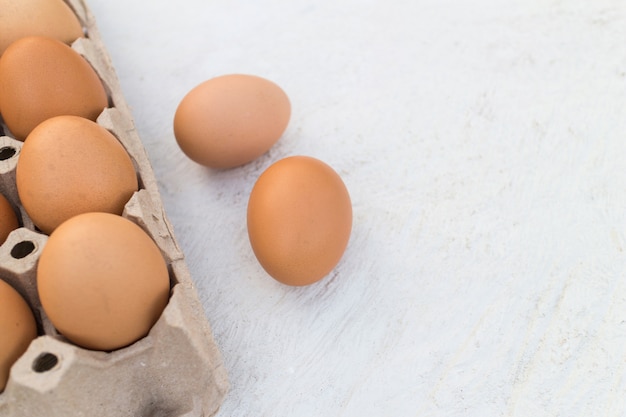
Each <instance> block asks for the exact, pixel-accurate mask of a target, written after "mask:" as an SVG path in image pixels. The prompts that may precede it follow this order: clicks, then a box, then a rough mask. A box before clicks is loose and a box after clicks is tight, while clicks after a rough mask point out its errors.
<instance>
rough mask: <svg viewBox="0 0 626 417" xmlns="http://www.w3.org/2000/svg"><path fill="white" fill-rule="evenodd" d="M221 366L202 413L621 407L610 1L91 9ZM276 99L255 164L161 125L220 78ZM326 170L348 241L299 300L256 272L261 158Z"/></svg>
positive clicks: (123, 2)
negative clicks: (221, 396)
mask: <svg viewBox="0 0 626 417" xmlns="http://www.w3.org/2000/svg"><path fill="white" fill-rule="evenodd" d="M89 4H90V6H91V8H92V9H93V11H94V13H95V15H96V17H97V19H98V24H99V27H100V30H101V32H102V36H103V38H104V40H105V42H106V44H107V48H108V49H109V52H110V54H111V56H112V58H113V61H114V64H115V66H116V69H117V71H118V75H119V76H120V79H121V84H122V87H123V89H124V92H125V95H126V98H127V99H128V101H129V103H130V105H131V106H132V107H133V112H134V116H135V119H136V124H137V127H138V130H139V133H140V135H141V136H142V138H143V140H144V143H145V147H146V149H147V151H148V154H149V156H150V158H151V160H152V163H153V166H154V169H155V172H156V175H157V177H158V180H159V186H160V189H161V192H162V195H163V198H164V203H165V207H166V210H167V213H168V216H169V218H170V220H171V222H172V223H173V225H174V229H175V233H176V236H177V238H178V240H179V242H180V244H181V246H182V248H183V250H184V252H185V254H186V258H187V263H188V265H189V268H190V270H191V273H192V276H193V277H194V279H195V281H196V283H197V287H198V291H199V293H200V297H201V300H202V302H203V305H204V307H205V310H206V314H207V316H208V318H209V320H210V322H211V323H212V326H213V330H214V333H215V337H216V340H217V343H218V345H219V347H220V349H221V350H222V353H223V355H224V361H225V364H226V368H227V369H228V372H229V377H230V381H231V385H232V388H231V391H230V393H229V395H228V397H227V399H226V401H225V403H224V405H223V407H222V410H221V411H220V413H219V417H226V416H238V417H239V416H268V417H269V416H272V417H288V416H291V417H294V416H298V417H307V416H341V417H362V416H396V417H397V416H446V417H451V416H481V417H488V416H567V417H573V416H624V415H626V378H625V377H624V374H625V370H626V366H625V359H626V259H625V253H624V247H625V245H626V234H625V232H626V156H625V151H626V2H624V1H621V0H594V1H587V0H572V1H559V0H509V1H499V0H475V1H468V0H458V1H453V0H444V1H442V0H404V1H401V0H397V1H382V0H360V1H357V0H338V1H334V0H333V1H331V0H323V1H305V0H290V1H282V0H259V1H254V2H253V1H243V0H235V1H211V2H209V1H201V0H188V1H180V2H178V1H177V2H174V1H164V0H158V1H157V0H153V1H151V2H140V1H129V0H106V1H104V0H91V1H90V2H89ZM232 72H240V73H251V74H256V75H261V76H264V77H267V78H269V79H271V80H273V81H275V82H277V83H278V84H279V85H281V86H282V87H283V88H284V89H285V90H286V92H287V93H288V95H289V96H290V98H291V100H292V104H293V115H292V120H291V122H290V125H289V128H288V130H287V132H286V133H285V135H284V136H283V138H282V139H281V141H280V142H279V143H278V144H277V145H276V146H275V147H274V148H273V149H272V150H271V151H270V152H269V153H268V154H266V155H265V156H263V157H262V158H261V159H260V160H258V161H256V162H254V163H251V164H249V165H247V166H244V167H242V168H239V169H235V170H230V171H225V172H217V171H211V170H207V169H204V168H202V167H200V166H198V165H195V164H194V163H193V162H191V161H189V160H188V159H186V158H185V157H184V155H183V154H182V153H181V152H180V150H179V149H178V148H177V146H176V144H175V141H174V137H173V133H172V118H173V115H174V111H175V109H176V106H177V105H178V102H179V101H180V99H181V98H182V97H183V95H184V94H185V93H186V92H187V91H189V90H190V89H191V88H192V87H193V86H195V85H196V84H198V83H200V82H201V81H204V80H205V79H208V78H210V77H213V76H216V75H221V74H225V73H232ZM294 154H306V155H311V156H315V157H318V158H320V159H322V160H323V161H325V162H327V163H329V164H330V165H331V166H333V167H334V168H335V169H336V170H337V171H338V172H339V173H340V175H342V177H343V179H344V181H345V183H346V185H347V186H348V189H349V190H350V192H351V195H352V199H353V205H354V229H353V235H352V238H351V241H350V244H349V247H348V250H347V252H346V254H345V256H344V258H343V260H342V261H341V263H340V264H339V266H338V267H337V268H336V270H335V271H334V272H333V273H332V274H331V276H329V277H328V278H326V279H325V280H324V281H322V282H320V283H318V284H316V285H313V286H310V287H307V288H288V287H285V286H282V285H280V284H278V283H276V282H274V281H273V280H272V279H271V278H269V277H268V276H267V275H265V273H264V271H263V270H262V269H261V267H260V266H259V265H258V264H257V263H256V260H255V258H254V255H253V253H252V251H251V249H250V246H249V243H248V239H247V234H246V224H245V212H246V204H247V196H248V194H249V192H250V190H251V188H252V186H253V184H254V181H255V180H256V178H257V177H258V176H259V175H260V173H261V172H262V171H263V170H264V169H265V168H266V167H267V166H269V165H270V164H271V163H272V162H274V161H277V160H278V159H280V158H282V157H285V156H288V155H294Z"/></svg>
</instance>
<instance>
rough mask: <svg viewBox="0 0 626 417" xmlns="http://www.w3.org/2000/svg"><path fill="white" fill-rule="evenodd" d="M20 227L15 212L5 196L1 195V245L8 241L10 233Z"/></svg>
mask: <svg viewBox="0 0 626 417" xmlns="http://www.w3.org/2000/svg"><path fill="white" fill-rule="evenodd" d="M18 227H20V224H19V222H18V220H17V215H16V214H15V210H13V207H12V206H11V203H9V200H7V199H6V197H5V196H3V195H2V194H0V245H2V244H3V243H4V241H5V240H7V237H8V236H9V233H11V232H12V231H13V230H15V229H17V228H18Z"/></svg>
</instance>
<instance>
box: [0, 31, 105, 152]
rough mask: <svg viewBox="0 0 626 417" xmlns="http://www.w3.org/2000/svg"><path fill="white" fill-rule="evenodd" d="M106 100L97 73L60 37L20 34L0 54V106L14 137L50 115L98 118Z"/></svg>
mask: <svg viewBox="0 0 626 417" xmlns="http://www.w3.org/2000/svg"><path fill="white" fill-rule="evenodd" d="M107 105H108V98H107V95H106V92H105V90H104V87H103V85H102V83H101V82H100V79H99V78H98V75H97V74H96V72H95V71H94V70H93V68H92V67H91V66H90V65H89V63H88V62H87V61H86V60H85V59H83V57H81V56H80V55H79V54H78V53H77V52H76V51H74V50H73V49H72V48H70V47H69V46H67V45H66V44H64V43H63V42H61V41H58V40H56V39H51V38H45V37H41V36H30V37H26V38H22V39H20V40H18V41H16V42H13V43H12V44H11V45H10V46H9V47H8V48H7V50H6V51H5V52H4V54H3V55H2V57H0V109H2V117H3V118H4V122H5V123H6V125H7V127H8V128H9V130H10V131H11V133H13V135H14V136H15V137H16V139H19V140H24V139H25V138H26V136H28V134H29V133H30V132H31V131H32V130H33V129H34V128H35V126H37V125H38V124H39V123H41V122H43V121H44V120H46V119H49V118H51V117H54V116H59V115H76V116H82V117H85V118H87V119H90V120H96V118H97V117H98V116H99V115H100V113H101V112H102V110H104V109H105V108H106V107H107Z"/></svg>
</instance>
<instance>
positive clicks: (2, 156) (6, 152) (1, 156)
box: [0, 131, 17, 161]
mask: <svg viewBox="0 0 626 417" xmlns="http://www.w3.org/2000/svg"><path fill="white" fill-rule="evenodd" d="M0 134H2V132H1V131H0ZM16 153H17V150H16V149H15V148H14V147H12V146H3V147H2V148H0V161H6V160H7V159H10V158H12V157H13V155H15V154H16Z"/></svg>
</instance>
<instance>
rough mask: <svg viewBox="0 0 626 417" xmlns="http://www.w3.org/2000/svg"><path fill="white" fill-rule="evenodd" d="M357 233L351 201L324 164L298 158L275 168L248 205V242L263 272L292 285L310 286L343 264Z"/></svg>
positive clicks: (262, 179)
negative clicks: (342, 259) (351, 238)
mask: <svg viewBox="0 0 626 417" xmlns="http://www.w3.org/2000/svg"><path fill="white" fill-rule="evenodd" d="M351 229H352V204H351V202H350V195H349V194H348V190H347V189H346V186H345V185H344V183H343V181H342V180H341V178H340V177H339V175H338V174H337V173H336V172H335V171H334V170H333V169H332V168H331V167H329V166H328V165H326V164H325V163H323V162H322V161H320V160H318V159H315V158H311V157H307V156H293V157H289V158H285V159H282V160H280V161H278V162H276V163H274V164H273V165H271V166H270V167H269V168H268V169H267V170H265V172H263V174H261V176H260V177H259V179H258V180H257V182H256V183H255V184H254V187H253V189H252V192H251V194H250V199H249V201H248V236H249V237H250V244H251V245H252V249H253V251H254V254H255V255H256V257H257V259H258V260H259V262H260V264H261V266H263V268H264V269H265V270H266V271H267V273H268V274H270V275H271V276H272V277H274V278H275V279H276V280H278V281H280V282H282V283H283V284H288V285H308V284H311V283H313V282H316V281H318V280H320V279H322V278H323V277H324V276H326V275H327V274H328V273H329V272H330V271H331V270H332V269H333V268H334V267H335V266H336V265H337V263H338V262H339V260H340V259H341V257H342V255H343V253H344V251H345V249H346V246H347V244H348V240H349V238H350V232H351Z"/></svg>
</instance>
